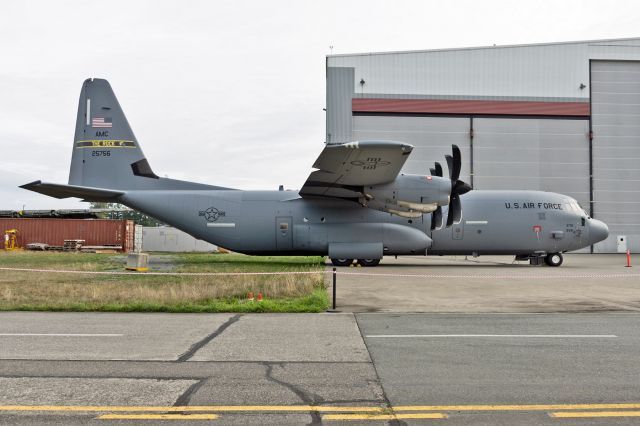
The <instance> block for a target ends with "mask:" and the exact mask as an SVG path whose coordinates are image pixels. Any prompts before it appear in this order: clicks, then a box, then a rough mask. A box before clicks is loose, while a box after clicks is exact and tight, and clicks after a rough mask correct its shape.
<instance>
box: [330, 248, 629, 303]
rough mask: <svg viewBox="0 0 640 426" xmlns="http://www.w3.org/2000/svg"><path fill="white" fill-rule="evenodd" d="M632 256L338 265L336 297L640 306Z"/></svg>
mask: <svg viewBox="0 0 640 426" xmlns="http://www.w3.org/2000/svg"><path fill="white" fill-rule="evenodd" d="M631 257H632V259H631V265H632V267H631V268H627V267H625V265H626V264H627V258H626V255H625V254H597V255H590V254H565V256H564V263H563V265H562V266H560V267H555V268H554V267H549V266H530V265H529V264H528V263H527V262H514V261H513V256H481V257H478V258H473V257H471V256H469V257H468V258H465V257H464V256H457V257H455V256H447V257H438V256H420V257H418V256H416V257H399V258H398V259H394V258H392V257H385V258H384V260H383V261H382V263H380V265H379V266H377V267H375V268H359V267H358V268H356V267H351V268H337V274H338V275H337V279H336V281H337V292H336V293H337V294H336V296H337V297H336V299H337V300H336V302H337V308H338V310H340V311H343V312H461V313H479V312H487V313H488V312H491V313H495V312H502V313H505V312H513V313H522V312H594V311H595V312H602V311H621V310H622V311H633V312H640V288H639V286H638V283H639V282H640V255H632V256H631ZM633 265H635V267H634V266H633ZM352 274H364V275H352ZM327 284H328V285H329V286H330V285H331V277H328V278H327Z"/></svg>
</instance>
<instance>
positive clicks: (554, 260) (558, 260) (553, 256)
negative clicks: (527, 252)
mask: <svg viewBox="0 0 640 426" xmlns="http://www.w3.org/2000/svg"><path fill="white" fill-rule="evenodd" d="M562 260H563V257H562V253H549V254H548V255H547V256H546V257H545V258H544V263H546V264H547V265H549V266H560V265H562Z"/></svg>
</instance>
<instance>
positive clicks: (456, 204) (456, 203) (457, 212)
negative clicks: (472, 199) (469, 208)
mask: <svg viewBox="0 0 640 426" xmlns="http://www.w3.org/2000/svg"><path fill="white" fill-rule="evenodd" d="M450 206H451V210H452V211H453V223H459V222H460V220H461V219H462V203H460V197H458V195H456V196H454V197H453V198H452V199H451V204H450Z"/></svg>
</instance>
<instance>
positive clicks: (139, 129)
mask: <svg viewBox="0 0 640 426" xmlns="http://www.w3.org/2000/svg"><path fill="white" fill-rule="evenodd" d="M1 9H2V10H1V11H0V144H1V145H0V146H1V147H2V150H1V151H0V210H3V209H20V208H22V206H23V205H26V208H27V209H49V208H78V207H81V208H84V207H86V206H87V204H84V203H80V202H79V201H78V200H76V199H67V200H56V199H53V198H49V197H46V196H44V195H39V194H36V193H32V192H29V191H25V190H22V189H19V188H17V186H18V185H21V184H24V183H26V182H31V181H33V180H36V179H42V180H46V181H50V182H60V183H66V182H67V178H68V173H69V163H70V160H71V148H72V142H73V133H74V126H75V118H76V110H77V102H78V96H79V93H80V87H81V84H82V82H83V81H84V80H85V79H86V78H88V77H101V78H106V79H108V80H109V81H110V82H111V85H112V87H113V89H114V90H115V92H116V95H117V97H118V99H119V101H120V104H121V105H122V107H123V109H124V111H125V114H126V115H127V118H128V120H129V123H130V124H131V126H132V128H133V131H134V132H135V134H136V137H137V139H138V141H139V143H140V145H141V146H142V148H143V150H144V152H145V155H146V157H147V159H148V160H149V162H150V164H151V166H152V167H153V170H154V171H155V172H156V173H157V174H159V175H162V176H165V175H166V176H169V177H172V178H177V179H187V180H193V181H198V182H204V183H210V184H215V185H222V186H229V187H234V188H240V189H277V187H278V185H279V184H283V185H285V187H287V188H299V187H300V186H301V185H302V183H303V182H304V180H305V179H306V177H307V175H308V174H309V172H310V171H311V165H312V164H313V162H314V160H315V158H316V157H317V155H318V153H319V152H320V150H321V149H322V146H323V142H324V126H325V121H324V118H325V117H324V111H323V110H322V108H323V107H324V103H325V55H327V54H329V53H330V50H329V46H333V53H357V52H375V51H389V50H416V49H435V48H449V47H467V46H482V45H492V44H498V45H501V44H522V43H541V42H555V41H572V40H585V39H600V38H624V37H638V36H640V2H638V1H612V0H610V1H566V0H564V1H540V0H536V1H528V2H525V1H513V0H509V1H491V0H484V1H477V0H474V1H443V0H438V1H426V0H422V1H373V0H366V1H347V0H343V1H327V0H324V1H312V0H309V1H303V0H292V1H265V0H261V1H239V0H236V1H192V0H190V1H159V0H153V1H137V0H125V1H113V0H111V1H108V2H106V1H103V2H93V1H86V0H82V1H61V0H58V1H49V0H43V1H23V0H16V1H13V0H9V1H3V3H2V8H1Z"/></svg>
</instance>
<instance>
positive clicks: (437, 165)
mask: <svg viewBox="0 0 640 426" xmlns="http://www.w3.org/2000/svg"><path fill="white" fill-rule="evenodd" d="M435 175H436V176H440V177H442V166H441V165H440V163H438V162H437V161H436V173H435Z"/></svg>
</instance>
